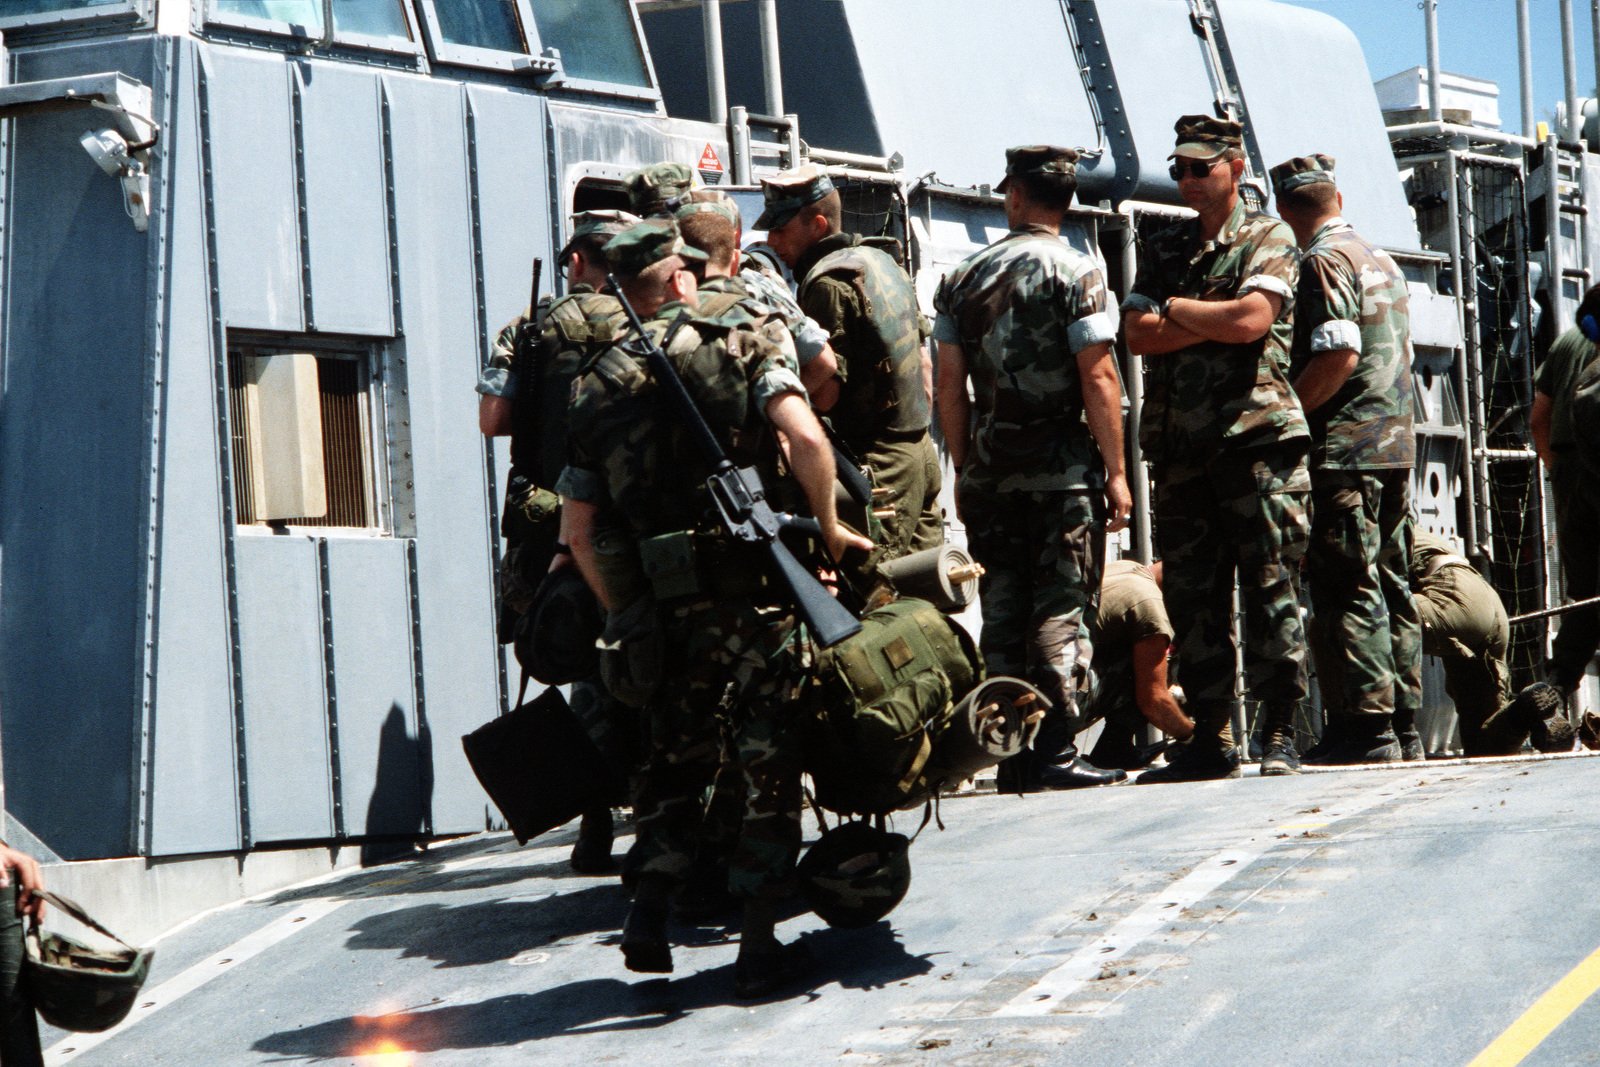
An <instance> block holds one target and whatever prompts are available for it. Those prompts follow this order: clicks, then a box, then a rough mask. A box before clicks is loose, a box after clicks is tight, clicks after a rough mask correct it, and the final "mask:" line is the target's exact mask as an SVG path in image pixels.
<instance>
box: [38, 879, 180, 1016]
mask: <svg viewBox="0 0 1600 1067" xmlns="http://www.w3.org/2000/svg"><path fill="white" fill-rule="evenodd" d="M39 896H40V897H42V898H43V899H44V900H45V902H46V903H49V904H51V905H53V906H55V907H57V908H60V909H61V910H62V911H64V912H66V913H67V914H68V915H71V916H72V917H73V918H75V919H77V920H78V921H79V922H81V923H83V924H84V925H86V926H89V927H91V928H93V929H95V930H98V931H99V932H100V933H102V934H104V935H105V936H106V937H109V938H110V939H111V940H113V941H115V942H117V944H119V945H121V946H122V947H121V948H117V949H110V950H103V949H93V948H90V947H89V946H88V945H85V944H83V943H82V942H81V941H75V940H73V939H72V938H70V937H64V936H62V935H61V934H45V933H42V932H41V931H40V929H39V924H38V923H32V924H30V927H29V929H28V935H27V938H26V939H25V944H24V948H25V950H26V955H25V956H24V958H23V961H22V970H23V974H24V980H25V981H26V982H27V986H28V992H29V994H30V995H31V997H32V999H33V1006H34V1008H36V1009H37V1010H38V1012H39V1017H40V1018H42V1019H43V1020H44V1021H45V1022H47V1023H49V1024H50V1025H51V1026H54V1027H56V1028H57V1029H60V1030H75V1031H78V1032H79V1033H86V1034H93V1033H98V1032H99V1031H101V1030H109V1029H111V1028H112V1027H113V1026H115V1025H117V1024H118V1023H120V1022H121V1021H122V1020H123V1019H124V1018H126V1017H127V1015H128V1012H129V1011H131V1010H132V1008H133V1002H134V1001H135V1000H136V999H137V998H138V996H139V990H140V989H141V988H142V987H143V986H144V980H145V978H146V977H148V976H149V974H150V960H151V958H152V957H153V956H154V955H155V953H154V952H153V951H151V950H150V949H147V948H143V949H136V948H134V947H133V946H131V945H129V944H128V943H127V942H125V941H123V940H122V939H121V938H119V937H117V936H116V935H115V934H113V933H112V932H111V931H109V930H107V929H106V928H105V927H103V926H101V925H100V924H99V923H97V922H95V921H94V920H93V919H91V918H89V916H88V914H87V913H85V912H84V910H83V909H82V908H81V907H79V906H78V905H77V904H74V903H73V902H72V901H70V900H67V899H66V898H65V897H60V896H56V895H54V894H52V893H40V894H39Z"/></svg>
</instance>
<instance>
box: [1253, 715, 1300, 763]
mask: <svg viewBox="0 0 1600 1067" xmlns="http://www.w3.org/2000/svg"><path fill="white" fill-rule="evenodd" d="M1263 719H1264V721H1263V722H1262V724H1261V725H1262V729H1261V733H1262V739H1263V741H1264V742H1265V744H1263V745H1262V748H1261V777H1263V778H1278V777H1281V776H1283V775H1286V774H1299V773H1300V754H1299V753H1298V752H1296V751H1295V745H1294V709H1293V708H1288V709H1280V708H1273V707H1269V708H1267V709H1266V713H1265V715H1264V716H1263Z"/></svg>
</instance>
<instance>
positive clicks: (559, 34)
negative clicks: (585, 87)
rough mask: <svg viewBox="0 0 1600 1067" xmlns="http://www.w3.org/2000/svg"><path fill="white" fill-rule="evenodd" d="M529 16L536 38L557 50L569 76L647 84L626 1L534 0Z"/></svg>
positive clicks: (648, 84)
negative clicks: (537, 34) (536, 25)
mask: <svg viewBox="0 0 1600 1067" xmlns="http://www.w3.org/2000/svg"><path fill="white" fill-rule="evenodd" d="M533 18H534V21H535V22H536V23H538V26H539V41H540V43H541V44H543V45H544V47H546V48H550V47H554V48H558V49H560V51H561V67H562V70H563V72H564V73H565V74H566V76H567V77H568V78H570V79H575V80H578V81H592V82H607V83H610V84H612V85H630V86H635V87H638V88H641V89H648V88H649V87H650V72H649V71H648V70H647V69H646V68H645V63H644V51H643V50H642V49H641V48H640V47H639V34H638V27H637V26H636V25H635V24H634V19H633V10H632V5H631V4H629V3H628V0H533Z"/></svg>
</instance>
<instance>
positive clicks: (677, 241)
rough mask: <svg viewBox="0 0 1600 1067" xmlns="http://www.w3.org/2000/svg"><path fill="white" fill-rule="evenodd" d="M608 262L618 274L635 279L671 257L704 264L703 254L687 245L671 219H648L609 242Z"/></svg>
mask: <svg viewBox="0 0 1600 1067" xmlns="http://www.w3.org/2000/svg"><path fill="white" fill-rule="evenodd" d="M605 251H606V262H607V263H609V264H610V265H611V269H612V270H614V271H616V272H617V273H618V274H621V275H626V276H630V277H631V276H633V275H636V274H639V273H640V272H641V271H643V270H645V269H646V268H647V267H651V266H654V265H655V264H657V263H660V262H661V261H662V260H663V259H666V258H667V257H668V256H679V257H681V258H683V259H687V260H693V261H694V262H696V263H704V262H705V261H706V259H707V256H706V254H705V253H704V252H702V251H700V250H699V249H698V248H695V247H694V246H693V245H691V244H688V243H687V242H685V241H684V239H683V234H682V233H680V232H678V224H677V223H676V222H673V221H672V220H671V219H645V220H644V221H643V222H636V223H634V224H633V225H632V226H630V227H628V228H627V229H626V230H623V231H622V232H621V233H619V234H617V235H616V236H615V237H613V238H612V239H611V240H609V241H607V242H606V249H605Z"/></svg>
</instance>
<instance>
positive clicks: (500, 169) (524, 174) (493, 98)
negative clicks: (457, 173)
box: [467, 86, 560, 335]
mask: <svg viewBox="0 0 1600 1067" xmlns="http://www.w3.org/2000/svg"><path fill="white" fill-rule="evenodd" d="M467 96H468V106H469V107H471V109H472V115H473V129H474V131H475V134H474V135H475V137H476V142H477V152H476V153H475V157H476V162H477V168H476V173H475V176H474V180H475V182H476V186H477V197H478V205H479V207H478V212H479V217H480V218H482V219H485V220H492V223H491V224H489V225H485V226H483V227H482V228H481V231H480V237H479V241H480V255H481V257H482V260H483V282H484V293H483V299H484V308H485V313H486V315H487V323H486V325H487V327H488V332H489V334H491V335H492V334H494V333H495V332H496V331H498V330H499V329H500V327H501V326H502V325H503V324H505V323H506V322H507V321H509V320H510V319H511V318H512V317H513V316H515V315H518V314H520V313H521V312H522V310H523V309H524V308H525V307H527V304H528V271H529V268H530V266H531V265H532V262H533V257H534V256H540V257H542V258H543V259H544V263H545V274H544V283H543V287H544V289H545V291H546V292H549V291H551V290H552V289H554V287H555V275H556V273H557V272H558V271H559V266H560V265H559V264H557V263H555V262H554V261H553V259H552V257H553V255H554V254H555V249H554V244H553V242H552V241H551V234H552V233H553V232H554V231H555V229H556V228H555V227H553V226H552V225H551V224H550V222H551V220H550V198H549V197H548V196H547V195H545V190H546V189H547V188H548V184H547V182H548V180H549V179H548V175H547V173H546V168H545V123H546V118H545V110H544V100H543V99H542V98H540V97H537V96H532V95H530V94H528V93H511V92H506V91H504V90H501V89H491V88H487V87H484V86H474V87H472V88H470V89H468V90H467Z"/></svg>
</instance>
